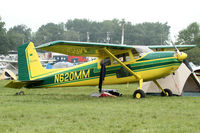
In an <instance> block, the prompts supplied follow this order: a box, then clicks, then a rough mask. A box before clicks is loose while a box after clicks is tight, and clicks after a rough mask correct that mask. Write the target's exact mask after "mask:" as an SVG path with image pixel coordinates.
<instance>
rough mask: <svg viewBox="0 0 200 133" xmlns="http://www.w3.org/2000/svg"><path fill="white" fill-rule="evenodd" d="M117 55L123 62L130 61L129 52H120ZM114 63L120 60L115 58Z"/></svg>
mask: <svg viewBox="0 0 200 133" xmlns="http://www.w3.org/2000/svg"><path fill="white" fill-rule="evenodd" d="M116 57H117V58H118V59H119V60H120V61H121V62H126V61H130V60H131V59H130V56H129V53H123V54H119V55H116ZM113 64H118V62H117V61H116V60H115V59H113Z"/></svg>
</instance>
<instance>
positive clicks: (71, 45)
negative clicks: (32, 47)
mask: <svg viewBox="0 0 200 133" xmlns="http://www.w3.org/2000/svg"><path fill="white" fill-rule="evenodd" d="M176 46H177V48H178V49H179V50H181V51H182V50H187V49H191V48H193V47H195V46H196V45H176ZM105 47H106V48H107V49H108V50H109V51H112V53H113V54H114V55H115V54H121V53H125V52H127V50H128V49H133V50H134V51H138V52H145V53H147V52H150V51H151V50H148V49H152V50H154V51H174V50H175V47H174V46H172V45H154V46H138V45H137V46H133V45H120V44H108V43H92V42H75V41H54V42H49V43H46V44H42V45H40V46H38V47H36V48H37V49H42V50H45V51H51V52H56V53H62V54H66V55H72V56H87V57H101V56H102V51H103V48H105Z"/></svg>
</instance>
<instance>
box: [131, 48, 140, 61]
mask: <svg viewBox="0 0 200 133" xmlns="http://www.w3.org/2000/svg"><path fill="white" fill-rule="evenodd" d="M131 53H132V54H133V57H134V59H138V58H140V55H139V53H138V52H137V51H136V50H135V49H132V50H131Z"/></svg>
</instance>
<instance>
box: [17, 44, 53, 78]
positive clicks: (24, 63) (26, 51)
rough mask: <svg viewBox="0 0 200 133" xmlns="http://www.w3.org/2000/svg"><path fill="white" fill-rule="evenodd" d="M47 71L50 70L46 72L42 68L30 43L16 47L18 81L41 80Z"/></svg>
mask: <svg viewBox="0 0 200 133" xmlns="http://www.w3.org/2000/svg"><path fill="white" fill-rule="evenodd" d="M48 71H51V70H46V69H45V68H43V67H42V64H41V63H40V59H39V57H38V54H37V52H36V50H35V46H34V44H33V43H32V42H29V43H26V44H24V45H21V46H19V47H18V75H19V80H20V81H29V80H35V79H38V78H41V77H42V76H43V75H44V74H45V73H48Z"/></svg>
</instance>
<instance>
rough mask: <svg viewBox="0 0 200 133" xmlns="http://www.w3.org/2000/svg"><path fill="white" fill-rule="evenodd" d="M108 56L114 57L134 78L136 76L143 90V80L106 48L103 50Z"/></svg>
mask: <svg viewBox="0 0 200 133" xmlns="http://www.w3.org/2000/svg"><path fill="white" fill-rule="evenodd" d="M103 50H104V51H105V52H106V53H107V54H108V55H110V56H111V57H113V58H114V59H115V60H116V61H117V62H118V63H119V64H120V65H121V66H122V67H123V68H125V69H126V70H127V71H128V72H130V73H131V74H132V75H133V76H135V77H136V78H137V79H138V80H139V86H140V89H142V84H143V79H142V77H141V76H140V75H138V74H136V73H135V72H133V71H132V70H131V69H130V68H129V67H127V66H126V65H125V64H124V63H123V62H121V61H120V60H119V59H118V58H117V57H116V56H115V55H113V54H112V53H111V52H110V51H109V50H108V49H107V48H106V47H104V49H103Z"/></svg>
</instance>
